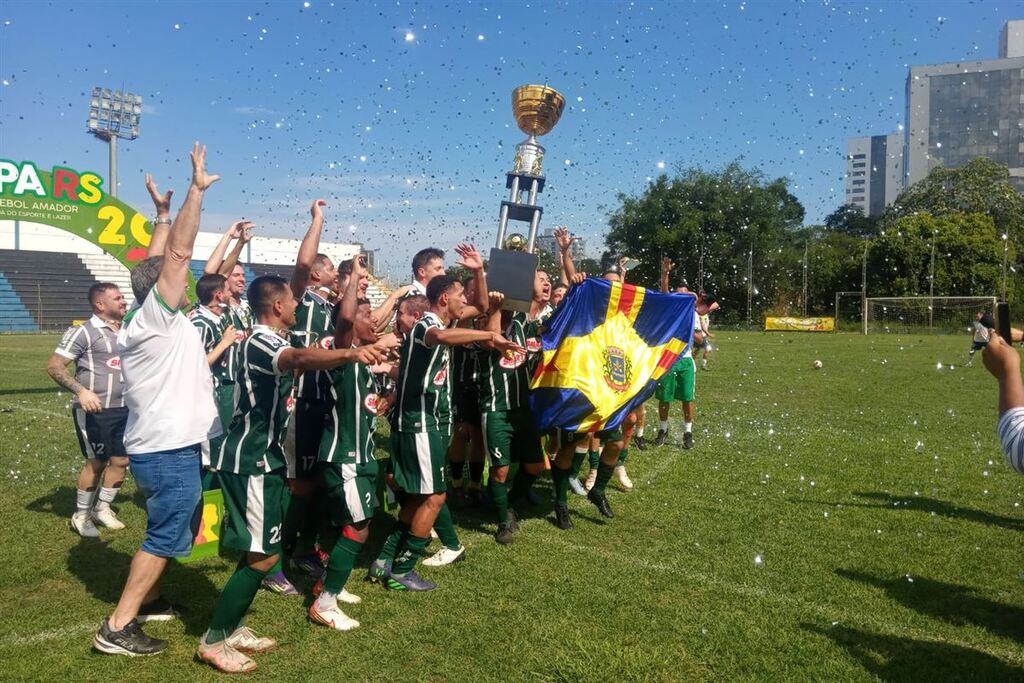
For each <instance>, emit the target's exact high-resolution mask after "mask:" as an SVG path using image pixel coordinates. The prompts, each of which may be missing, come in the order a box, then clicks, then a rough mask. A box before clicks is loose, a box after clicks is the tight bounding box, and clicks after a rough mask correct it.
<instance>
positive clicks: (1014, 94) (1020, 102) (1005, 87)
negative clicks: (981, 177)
mask: <svg viewBox="0 0 1024 683" xmlns="http://www.w3.org/2000/svg"><path fill="white" fill-rule="evenodd" d="M999 42H1000V45H999V59H990V60H985V61H971V62H958V63H954V64H938V65H934V66H915V67H911V69H910V73H909V74H908V75H907V119H906V134H907V137H906V147H905V149H904V152H903V159H904V163H905V169H904V176H905V183H906V185H907V186H910V185H912V184H914V183H916V182H917V181H919V180H921V179H922V178H924V177H925V176H927V175H928V172H929V171H930V170H931V169H932V168H934V167H936V166H946V167H953V168H955V167H957V166H962V165H964V164H966V163H967V162H968V161H970V160H971V159H974V158H977V157H987V158H989V159H992V160H993V161H996V162H998V163H1000V164H1005V165H1006V166H1008V167H1009V169H1010V181H1011V182H1012V183H1013V185H1014V187H1016V188H1017V190H1018V191H1021V192H1024V20H1018V21H1009V22H1007V23H1006V25H1005V26H1004V27H1003V30H1002V33H1001V35H1000V41H999Z"/></svg>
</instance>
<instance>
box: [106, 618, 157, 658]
mask: <svg viewBox="0 0 1024 683" xmlns="http://www.w3.org/2000/svg"><path fill="white" fill-rule="evenodd" d="M92 646H93V648H95V649H96V650H97V651H98V652H102V653H103V654H107V655H126V656H128V657H142V656H145V655H155V654H157V653H160V652H163V651H164V650H166V649H167V641H166V640H158V639H156V638H150V637H149V636H147V635H146V634H145V633H143V632H142V627H141V626H139V622H138V621H136V620H135V619H132V620H131V621H129V622H128V623H127V624H125V625H124V628H122V629H121V630H120V631H112V630H111V629H110V623H109V621H108V620H107V619H104V620H103V621H102V623H100V630H99V631H97V632H96V635H94V636H93V637H92Z"/></svg>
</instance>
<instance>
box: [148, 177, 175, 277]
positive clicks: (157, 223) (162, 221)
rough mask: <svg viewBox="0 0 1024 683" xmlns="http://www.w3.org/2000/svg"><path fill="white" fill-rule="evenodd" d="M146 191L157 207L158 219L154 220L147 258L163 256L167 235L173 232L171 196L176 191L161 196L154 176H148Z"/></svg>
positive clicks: (169, 191) (168, 191)
mask: <svg viewBox="0 0 1024 683" xmlns="http://www.w3.org/2000/svg"><path fill="white" fill-rule="evenodd" d="M146 190H147V191H148V192H149V197H150V199H152V200H153V206H155V207H156V218H154V219H153V234H152V235H151V236H150V238H149V251H148V252H147V253H146V256H147V257H148V256H163V253H164V247H165V246H166V245H167V235H168V234H169V233H170V232H171V195H173V194H174V190H167V192H165V193H164V194H160V192H159V190H157V189H156V183H155V182H153V176H151V175H149V174H148V173H147V174H146Z"/></svg>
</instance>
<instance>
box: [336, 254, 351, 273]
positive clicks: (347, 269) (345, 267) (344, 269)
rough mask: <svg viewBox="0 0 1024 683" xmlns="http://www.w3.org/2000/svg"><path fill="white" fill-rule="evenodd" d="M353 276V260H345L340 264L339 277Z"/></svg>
mask: <svg viewBox="0 0 1024 683" xmlns="http://www.w3.org/2000/svg"><path fill="white" fill-rule="evenodd" d="M351 274H352V259H350V258H349V259H345V260H344V261H342V262H341V263H339V264H338V275H351Z"/></svg>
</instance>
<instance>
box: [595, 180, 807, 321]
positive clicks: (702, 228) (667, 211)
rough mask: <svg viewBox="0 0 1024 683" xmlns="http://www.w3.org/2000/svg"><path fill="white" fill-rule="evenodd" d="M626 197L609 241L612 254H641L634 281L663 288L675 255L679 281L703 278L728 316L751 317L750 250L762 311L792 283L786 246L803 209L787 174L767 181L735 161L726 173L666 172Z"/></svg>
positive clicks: (614, 217) (756, 301)
mask: <svg viewBox="0 0 1024 683" xmlns="http://www.w3.org/2000/svg"><path fill="white" fill-rule="evenodd" d="M619 201H620V202H621V203H622V204H621V206H620V207H619V208H618V209H617V210H616V211H615V212H614V213H613V214H612V215H611V217H610V218H609V226H610V229H609V232H608V235H607V237H606V244H607V247H608V251H609V252H610V253H611V254H615V255H620V254H625V255H628V256H632V257H634V258H637V259H639V261H640V265H639V266H637V267H636V269H635V270H633V271H632V272H631V274H630V281H632V282H635V283H637V284H643V285H647V286H657V283H658V274H659V269H660V262H661V257H662V256H668V257H669V258H671V259H672V261H673V262H675V264H676V266H675V269H674V270H673V275H672V281H673V284H679V283H680V282H681V281H683V280H685V281H686V282H687V283H688V284H689V285H690V286H691V287H694V288H695V287H696V286H697V284H698V282H699V281H700V280H703V283H704V287H705V289H707V290H708V291H714V293H715V294H716V295H717V296H718V297H719V298H720V299H721V300H722V303H723V314H724V315H739V316H745V314H746V299H747V284H748V283H747V270H748V265H749V264H748V258H749V256H750V255H751V254H752V257H753V258H752V263H753V274H754V290H755V295H754V305H755V308H757V309H759V310H760V309H761V308H763V307H764V306H765V305H770V304H772V303H774V302H775V296H776V293H777V290H778V289H779V286H780V285H786V286H788V284H787V283H786V282H785V278H789V277H791V276H792V267H791V265H790V266H788V267H787V265H786V264H785V263H784V262H783V259H782V258H781V256H782V254H781V244H782V242H783V238H784V237H785V235H786V234H787V233H789V232H790V231H792V230H794V229H796V228H798V227H799V226H800V224H801V222H802V221H803V217H804V208H803V206H801V205H800V202H799V201H797V199H796V197H794V196H793V195H792V194H790V192H789V190H788V188H787V181H786V180H785V178H778V179H775V180H768V179H766V178H765V176H764V174H763V173H761V172H760V171H759V170H756V169H744V168H742V167H741V166H740V165H739V164H738V163H737V162H733V163H731V164H728V165H727V166H725V168H723V169H722V170H720V171H705V170H700V169H690V170H687V171H684V172H682V173H681V174H680V175H678V176H676V177H675V178H669V177H668V176H665V175H663V176H660V177H658V178H657V179H656V180H654V181H652V182H651V183H650V184H648V186H647V188H646V189H645V190H644V192H643V194H642V195H640V196H638V197H630V196H627V195H619ZM701 255H703V259H701ZM701 261H703V269H701Z"/></svg>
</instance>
